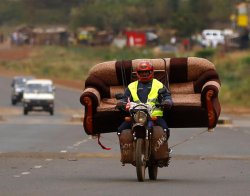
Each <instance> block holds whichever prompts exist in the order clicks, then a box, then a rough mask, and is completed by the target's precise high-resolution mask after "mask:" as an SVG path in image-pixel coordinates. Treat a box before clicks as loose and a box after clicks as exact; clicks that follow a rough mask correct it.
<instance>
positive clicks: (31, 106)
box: [23, 79, 55, 115]
mask: <svg viewBox="0 0 250 196" xmlns="http://www.w3.org/2000/svg"><path fill="white" fill-rule="evenodd" d="M54 91H55V87H54V85H53V82H52V81H51V80H48V79H34V80H29V81H27V82H26V85H25V89H24V93H23V114H24V115H27V114H28V112H29V111H32V110H42V111H48V112H49V113H50V115H53V114H54V99H55V95H54Z"/></svg>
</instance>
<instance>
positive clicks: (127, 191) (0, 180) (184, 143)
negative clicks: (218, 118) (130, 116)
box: [0, 77, 250, 196]
mask: <svg viewBox="0 0 250 196" xmlns="http://www.w3.org/2000/svg"><path fill="white" fill-rule="evenodd" d="M10 81H11V79H10V78H7V77H6V78H5V77H0V92H1V93H0V112H1V113H0V195H1V196H2V195H4V196H5V195H6V196H9V195H18V196H19V195H25V196H26V195H36V196H39V195H60V196H61V195H65V196H66V195H94V196H113V195H114V196H117V195H120V196H122V195H124V196H125V195H126V196H127V195H143V196H146V195H174V196H178V195H180V196H182V195H185V196H201V195H202V196H206V195H207V196H211V195H213V196H215V195H218V196H221V195H227V196H235V195H237V196H248V195H250V186H249V184H250V142H249V141H250V128H249V127H250V122H249V119H250V116H228V117H229V118H231V119H232V120H233V124H232V125H221V126H218V127H217V128H216V129H215V131H214V132H213V133H208V132H206V130H205V129H203V128H199V129H197V128H196V129H171V138H170V146H173V154H172V160H171V163H170V166H169V167H168V168H161V169H159V173H158V180H157V181H150V180H148V177H147V180H146V181H145V182H137V179H136V172H135V168H134V167H133V166H130V165H126V166H122V165H121V163H120V155H119V145H118V139H117V136H116V134H114V133H111V134H104V135H102V138H101V141H102V142H103V144H104V145H106V146H107V147H111V148H112V150H110V151H105V150H102V149H101V148H100V146H99V145H98V144H97V141H96V139H93V138H91V137H89V136H88V135H86V134H85V133H84V130H83V128H82V124H81V123H80V122H78V121H74V122H72V121H71V117H72V116H73V115H82V113H83V111H82V108H81V105H80V103H79V96H80V94H81V92H80V91H78V90H74V89H69V88H64V87H60V86H56V103H55V115H54V116H50V115H49V113H46V112H30V113H29V115H28V116H24V115H23V114H22V105H21V104H19V105H17V106H11V100H10V93H11V91H10V90H11V88H10Z"/></svg>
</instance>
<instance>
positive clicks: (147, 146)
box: [133, 129, 151, 161]
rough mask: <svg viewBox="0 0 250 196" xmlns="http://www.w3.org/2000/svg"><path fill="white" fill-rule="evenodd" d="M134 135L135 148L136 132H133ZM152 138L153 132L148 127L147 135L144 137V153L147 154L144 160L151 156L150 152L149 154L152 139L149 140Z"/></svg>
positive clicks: (134, 143)
mask: <svg viewBox="0 0 250 196" xmlns="http://www.w3.org/2000/svg"><path fill="white" fill-rule="evenodd" d="M133 136H134V142H133V148H134V149H135V147H136V140H137V138H136V136H135V133H134V134H133ZM150 138H151V132H150V131H149V130H148V129H146V135H145V138H144V146H143V151H144V155H145V156H144V160H145V161H148V160H149V156H150V154H149V152H150V141H149V140H150ZM134 160H135V157H134Z"/></svg>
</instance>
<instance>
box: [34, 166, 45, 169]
mask: <svg viewBox="0 0 250 196" xmlns="http://www.w3.org/2000/svg"><path fill="white" fill-rule="evenodd" d="M42 167H43V166H42V165H35V166H34V168H35V169H40V168H42Z"/></svg>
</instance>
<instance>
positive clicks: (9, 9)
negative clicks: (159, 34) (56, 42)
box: [0, 0, 235, 36]
mask: <svg viewBox="0 0 250 196" xmlns="http://www.w3.org/2000/svg"><path fill="white" fill-rule="evenodd" d="M234 2H235V0H155V1H152V0H53V1H52V0H42V1H38V0H1V3H0V25H19V24H27V25H53V24H57V25H58V24H61V25H66V26H69V27H70V28H72V29H75V28H77V27H79V26H86V25H92V26H96V27H97V28H99V29H113V30H114V31H116V32H118V31H119V30H121V29H123V28H126V27H132V28H140V27H162V28H171V29H175V30H176V31H177V32H178V34H179V35H181V36H185V35H186V36H188V35H191V34H192V33H194V32H197V31H199V30H201V29H203V28H208V27H211V26H213V25H214V24H215V23H229V21H230V20H229V16H230V14H231V13H232V12H233V9H234Z"/></svg>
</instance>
